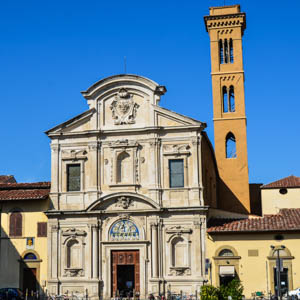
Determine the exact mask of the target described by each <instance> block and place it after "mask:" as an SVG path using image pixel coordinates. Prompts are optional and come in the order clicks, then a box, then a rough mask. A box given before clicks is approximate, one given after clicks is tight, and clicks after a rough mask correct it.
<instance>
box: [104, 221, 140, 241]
mask: <svg viewBox="0 0 300 300" xmlns="http://www.w3.org/2000/svg"><path fill="white" fill-rule="evenodd" d="M109 237H110V240H112V241H124V240H125V241H126V240H128V241H132V240H139V238H140V233H139V230H138V228H137V226H136V225H135V224H134V223H133V222H132V221H130V220H120V221H118V222H116V223H115V224H114V225H113V226H112V227H111V229H110V232H109Z"/></svg>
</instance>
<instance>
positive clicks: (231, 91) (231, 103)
mask: <svg viewBox="0 0 300 300" xmlns="http://www.w3.org/2000/svg"><path fill="white" fill-rule="evenodd" d="M229 111H230V112H235V103H234V87H233V85H231V86H230V87H229Z"/></svg>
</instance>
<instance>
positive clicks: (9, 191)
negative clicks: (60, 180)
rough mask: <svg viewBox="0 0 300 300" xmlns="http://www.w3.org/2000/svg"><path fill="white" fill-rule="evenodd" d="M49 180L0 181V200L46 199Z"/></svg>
mask: <svg viewBox="0 0 300 300" xmlns="http://www.w3.org/2000/svg"><path fill="white" fill-rule="evenodd" d="M49 193H50V182H32V183H6V184H5V183H0V201H6V200H37V199H46V198H47V197H48V196H49Z"/></svg>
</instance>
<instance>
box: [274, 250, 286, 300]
mask: <svg viewBox="0 0 300 300" xmlns="http://www.w3.org/2000/svg"><path fill="white" fill-rule="evenodd" d="M271 249H272V250H273V251H274V252H277V256H276V279H277V291H278V293H277V296H279V299H280V300H282V295H281V281H280V272H281V268H282V263H281V260H280V255H279V251H280V250H283V249H285V246H283V245H281V246H279V247H275V246H273V245H271Z"/></svg>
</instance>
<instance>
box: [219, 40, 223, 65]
mask: <svg viewBox="0 0 300 300" xmlns="http://www.w3.org/2000/svg"><path fill="white" fill-rule="evenodd" d="M219 56H220V64H223V63H224V50H223V41H222V40H219Z"/></svg>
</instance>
